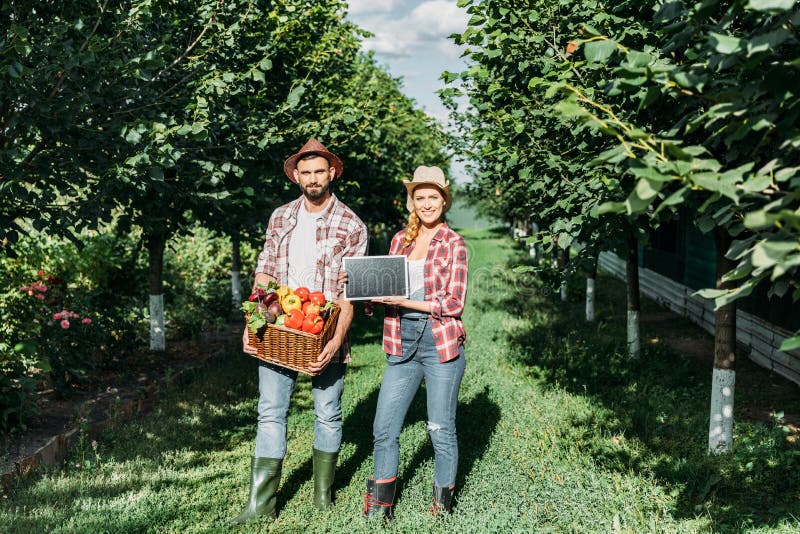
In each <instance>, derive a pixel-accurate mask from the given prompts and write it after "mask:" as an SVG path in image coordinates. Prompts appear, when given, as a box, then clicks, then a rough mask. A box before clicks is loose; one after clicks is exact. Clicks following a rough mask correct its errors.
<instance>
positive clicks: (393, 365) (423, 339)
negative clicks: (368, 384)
mask: <svg viewBox="0 0 800 534" xmlns="http://www.w3.org/2000/svg"><path fill="white" fill-rule="evenodd" d="M400 324H401V327H400V329H401V336H402V337H401V339H402V344H403V356H401V357H399V356H387V357H386V360H387V365H386V370H385V372H384V373H383V382H382V383H381V391H380V394H379V395H378V407H377V409H376V411H375V422H374V423H373V426H372V431H373V436H374V438H375V473H374V476H375V480H384V479H390V478H393V477H396V476H397V469H398V464H399V453H400V432H401V431H402V429H403V420H404V419H405V417H406V413H407V412H408V408H409V406H410V405H411V401H412V400H413V399H414V396H415V395H416V393H417V390H418V389H419V386H420V384H421V382H422V380H423V378H424V379H425V391H426V394H427V401H428V423H427V429H428V434H429V435H430V437H431V442H432V443H433V450H434V473H433V481H434V484H435V485H436V486H438V487H440V488H444V487H449V486H452V485H453V484H455V480H456V469H457V467H458V441H457V439H456V407H457V405H458V389H459V387H460V386H461V378H462V377H463V376H464V367H465V362H464V347H461V355H460V356H459V357H458V358H456V359H454V360H450V361H449V362H445V363H441V362H440V361H439V354H438V353H437V352H436V344H435V342H434V340H433V333H432V332H431V326H430V322H429V320H428V319H421V320H419V319H417V320H406V319H402V320H401V323H400Z"/></svg>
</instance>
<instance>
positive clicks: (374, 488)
mask: <svg viewBox="0 0 800 534" xmlns="http://www.w3.org/2000/svg"><path fill="white" fill-rule="evenodd" d="M396 487H397V479H396V478H394V479H392V480H391V481H389V482H375V479H374V478H372V477H369V478H368V479H367V492H366V493H365V494H364V515H365V516H366V517H373V516H378V515H382V516H383V517H384V518H385V519H392V518H394V515H393V514H392V508H393V507H394V490H395V488H396Z"/></svg>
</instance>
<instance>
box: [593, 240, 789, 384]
mask: <svg viewBox="0 0 800 534" xmlns="http://www.w3.org/2000/svg"><path fill="white" fill-rule="evenodd" d="M599 265H600V267H602V268H603V269H604V270H605V271H607V272H609V273H611V274H612V275H614V276H615V277H617V278H619V279H621V280H625V277H626V274H625V261H624V260H623V259H621V258H620V257H619V256H617V255H616V254H614V253H613V252H601V253H600V259H599ZM639 289H640V290H641V292H642V294H644V295H646V296H648V297H649V298H651V299H653V300H655V301H656V302H658V303H659V304H661V305H662V306H664V307H666V308H669V309H670V310H672V311H674V312H675V313H677V314H679V315H682V316H683V317H686V318H687V319H689V320H690V321H692V322H694V323H695V324H697V325H699V326H700V327H701V328H703V329H704V330H706V331H707V332H710V333H711V334H712V335H713V334H714V302H713V301H711V300H708V299H704V298H701V297H698V296H695V295H693V294H692V293H694V290H693V289H690V288H688V287H686V286H685V285H683V284H679V283H678V282H675V281H674V280H671V279H670V278H667V277H666V276H663V275H660V274H658V273H656V272H654V271H651V270H650V269H647V268H644V267H640V268H639ZM788 337H792V333H791V332H789V331H788V330H785V329H783V328H781V327H779V326H776V325H774V324H772V323H769V322H767V321H765V320H763V319H761V318H759V317H756V316H754V315H752V314H750V313H747V312H744V311H741V310H737V312H736V341H737V343H739V344H740V345H741V346H743V347H744V348H745V350H748V349H749V357H750V359H751V360H753V361H754V362H756V363H757V364H759V365H761V366H762V367H765V368H767V369H769V370H770V371H774V372H775V373H777V374H779V375H781V376H783V377H785V378H788V379H789V380H791V381H792V382H794V383H796V384H798V385H800V350H793V351H789V352H783V351H781V350H778V347H780V346H781V343H783V340H784V339H786V338H788Z"/></svg>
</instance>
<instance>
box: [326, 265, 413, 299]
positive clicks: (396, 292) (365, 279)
mask: <svg viewBox="0 0 800 534" xmlns="http://www.w3.org/2000/svg"><path fill="white" fill-rule="evenodd" d="M342 261H343V266H344V270H345V271H346V272H347V283H346V284H345V285H344V298H345V299H347V300H368V299H374V298H380V297H408V267H407V265H406V257H405V256H347V257H345V258H343V260H342Z"/></svg>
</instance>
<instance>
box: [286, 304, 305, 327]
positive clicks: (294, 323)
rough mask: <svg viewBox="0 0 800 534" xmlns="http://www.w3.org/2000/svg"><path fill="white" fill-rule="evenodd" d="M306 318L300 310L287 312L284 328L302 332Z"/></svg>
mask: <svg viewBox="0 0 800 534" xmlns="http://www.w3.org/2000/svg"><path fill="white" fill-rule="evenodd" d="M304 319H305V316H304V315H303V312H302V311H301V310H300V308H297V309H294V310H292V311H290V312H287V316H286V319H285V320H284V321H283V326H286V327H288V328H294V329H295V330H300V329H301V328H302V327H303V320H304Z"/></svg>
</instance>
